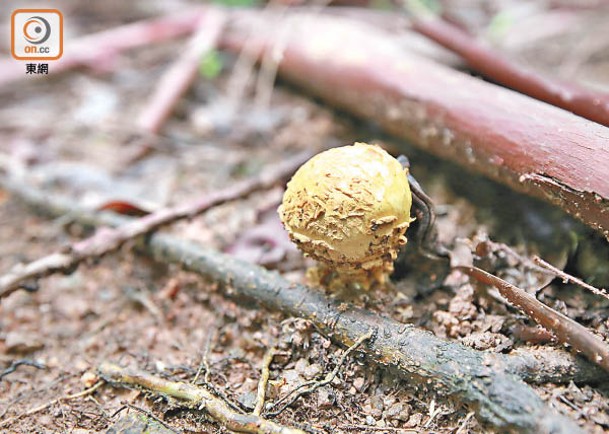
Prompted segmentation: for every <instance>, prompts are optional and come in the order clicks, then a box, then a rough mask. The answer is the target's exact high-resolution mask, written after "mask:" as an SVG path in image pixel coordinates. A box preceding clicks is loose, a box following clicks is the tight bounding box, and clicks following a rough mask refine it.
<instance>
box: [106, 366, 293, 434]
mask: <svg viewBox="0 0 609 434" xmlns="http://www.w3.org/2000/svg"><path fill="white" fill-rule="evenodd" d="M99 374H100V376H101V377H102V378H103V379H105V380H106V381H108V382H109V383H114V384H117V385H119V386H122V387H141V388H144V389H146V390H147V391H152V392H156V393H157V394H161V395H164V396H171V397H173V398H176V399H179V400H182V401H187V402H189V403H190V404H191V405H193V406H194V407H196V408H197V409H199V410H203V411H205V412H206V413H208V414H209V415H210V416H211V417H212V418H213V419H214V420H215V421H217V422H219V423H220V424H222V426H224V427H226V428H228V429H229V430H232V431H237V432H245V433H254V434H305V432H304V431H302V430H300V429H296V428H288V427H284V426H281V425H279V424H277V423H275V422H272V421H270V420H267V419H264V418H262V417H260V416H256V415H253V414H241V413H237V412H235V411H233V410H232V409H231V408H230V407H229V406H228V405H227V404H226V403H225V402H224V401H222V400H220V399H219V398H216V397H215V396H214V395H212V394H211V393H210V392H208V391H207V390H205V389H204V388H202V387H197V386H194V385H192V384H188V383H183V382H179V381H169V380H165V379H164V378H160V377H155V376H153V375H150V374H148V373H146V372H143V371H139V370H133V369H126V368H121V367H120V366H117V365H114V364H111V363H104V364H102V365H101V366H100V367H99Z"/></svg>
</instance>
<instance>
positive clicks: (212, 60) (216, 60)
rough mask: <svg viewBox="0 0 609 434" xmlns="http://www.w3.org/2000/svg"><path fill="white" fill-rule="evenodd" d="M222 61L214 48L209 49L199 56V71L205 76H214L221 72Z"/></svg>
mask: <svg viewBox="0 0 609 434" xmlns="http://www.w3.org/2000/svg"><path fill="white" fill-rule="evenodd" d="M223 66H224V62H223V61H222V57H220V53H218V51H216V50H212V51H209V52H208V53H206V54H205V55H203V57H202V58H201V62H200V63H199V73H200V74H201V75H202V76H203V77H205V78H209V79H211V78H216V77H217V76H218V75H220V72H222V67H223Z"/></svg>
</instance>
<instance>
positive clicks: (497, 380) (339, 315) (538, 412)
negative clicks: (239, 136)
mask: <svg viewBox="0 0 609 434" xmlns="http://www.w3.org/2000/svg"><path fill="white" fill-rule="evenodd" d="M11 191H13V193H15V194H17V195H18V196H19V197H20V198H22V199H23V200H25V201H26V202H28V203H30V204H32V205H34V206H36V207H38V208H40V209H43V210H45V211H46V212H47V213H51V214H54V215H63V214H66V213H69V214H70V215H71V216H73V218H74V219H75V220H76V221H78V222H81V223H83V224H90V225H111V226H117V225H123V224H125V223H126V222H129V221H131V220H132V219H130V218H128V217H124V216H118V215H114V214H110V213H99V212H94V211H90V210H83V209H81V208H79V207H78V206H76V205H75V204H73V203H70V202H69V201H64V200H61V199H59V198H56V197H53V196H50V195H48V194H45V193H43V192H40V191H36V190H33V189H29V188H26V187H24V186H13V188H12V189H11ZM141 249H142V251H143V252H145V253H146V254H149V255H152V256H153V257H155V258H156V259H157V260H160V261H163V262H170V263H176V264H180V265H181V266H183V267H184V268H185V269H187V270H190V271H193V272H195V273H198V274H200V275H202V276H206V277H208V278H210V279H213V280H214V281H217V282H220V283H222V284H223V287H224V291H225V293H226V294H227V296H230V297H233V298H236V299H243V298H246V299H250V300H255V301H256V302H258V303H259V304H260V305H262V306H264V307H266V308H268V309H272V310H279V311H281V312H283V313H285V314H287V315H294V316H298V317H301V318H306V319H308V320H310V321H312V322H313V323H314V324H315V325H316V326H317V327H318V328H319V329H320V330H321V331H323V332H324V333H326V334H328V336H330V337H331V338H332V339H333V340H334V341H335V342H338V343H340V344H342V345H346V346H350V345H352V344H353V343H354V342H355V341H356V340H357V339H358V338H360V337H361V336H364V335H365V334H366V333H368V332H370V331H373V332H374V336H373V338H372V339H371V340H370V341H369V342H368V344H367V346H366V347H362V349H361V350H362V351H364V352H365V353H366V354H367V355H368V356H369V357H370V359H371V360H373V361H375V362H376V363H378V364H380V365H383V366H387V367H389V368H391V369H393V370H395V372H396V374H397V375H399V376H400V377H402V378H405V379H408V380H410V381H413V382H416V383H418V384H421V385H423V386H430V387H433V388H434V389H435V390H437V392H438V393H440V394H444V395H447V396H449V397H452V398H453V399H455V400H457V401H459V402H463V403H465V404H468V405H471V406H472V407H473V408H474V409H475V411H476V412H477V414H478V417H479V419H480V420H481V421H484V422H486V423H487V424H489V425H490V426H493V427H494V428H496V429H498V430H501V431H505V430H511V431H518V432H531V433H542V432H554V433H559V432H565V433H567V432H568V433H573V432H578V428H577V426H576V425H575V424H574V423H573V422H572V421H570V420H569V419H567V418H565V417H563V416H560V415H557V414H556V413H554V412H553V411H551V410H550V409H548V408H547V407H546V406H545V404H544V403H543V401H542V400H541V399H540V398H539V397H538V396H537V395H536V394H535V392H534V391H533V390H532V389H531V388H530V387H528V386H527V385H526V384H525V383H523V382H522V379H524V380H525V381H530V382H547V381H559V382H564V381H571V380H575V381H603V380H604V379H605V378H606V375H605V373H604V371H602V370H600V369H599V368H598V367H596V366H593V365H591V364H589V363H587V362H585V361H583V360H582V359H581V358H577V357H573V356H570V355H568V354H566V353H564V352H554V353H553V352H552V351H551V350H548V351H543V352H541V351H539V352H537V353H525V354H522V353H520V354H519V355H517V356H506V355H501V354H495V353H483V352H479V351H476V350H474V349H471V348H468V347H465V346H463V345H461V344H459V343H453V342H447V341H444V340H442V339H440V338H438V337H436V336H435V335H433V334H432V333H430V332H427V331H424V330H421V329H418V328H416V327H414V326H412V325H408V324H401V323H398V322H396V321H394V320H392V319H389V318H384V317H380V316H379V315H378V314H374V313H372V312H369V311H367V310H365V309H361V308H357V307H354V306H347V308H346V309H345V303H341V301H340V300H333V299H331V298H329V297H327V296H326V295H324V294H323V293H322V292H321V291H317V290H313V289H311V288H309V287H307V286H304V285H298V284H294V283H291V282H289V281H287V280H285V279H284V278H283V277H281V276H280V275H279V274H277V273H275V272H271V271H267V270H265V269H263V268H261V267H259V266H257V265H253V264H249V263H246V262H243V261H241V260H238V259H235V258H233V257H231V256H228V255H225V254H221V253H219V252H217V251H214V250H212V249H207V248H204V247H202V246H200V245H198V244H196V243H192V242H187V241H183V240H179V239H176V238H175V237H172V236H169V235H165V234H162V233H156V234H153V235H151V236H150V237H148V238H147V239H146V240H145V243H144V244H143V245H141ZM519 377H520V378H519Z"/></svg>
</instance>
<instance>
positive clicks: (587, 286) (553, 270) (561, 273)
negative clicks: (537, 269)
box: [533, 256, 609, 300]
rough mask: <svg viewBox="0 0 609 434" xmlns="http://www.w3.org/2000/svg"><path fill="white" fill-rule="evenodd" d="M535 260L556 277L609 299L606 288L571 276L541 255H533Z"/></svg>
mask: <svg viewBox="0 0 609 434" xmlns="http://www.w3.org/2000/svg"><path fill="white" fill-rule="evenodd" d="M533 261H534V262H535V264H537V265H539V266H541V267H543V268H545V269H547V270H549V271H550V272H551V273H552V274H554V275H555V276H556V277H560V278H561V279H562V280H563V281H564V282H571V283H575V284H576V285H579V286H581V287H582V288H584V289H587V290H588V291H590V292H592V293H593V294H596V295H600V296H601V297H605V298H606V299H607V300H609V294H608V293H607V290H606V289H604V288H600V289H599V288H597V287H595V286H592V285H590V284H588V283H586V282H584V281H583V280H581V279H578V278H577V277H574V276H571V275H570V274H567V273H565V272H564V271H562V270H560V269H558V268H556V267H555V266H554V265H552V264H550V263H549V262H546V261H544V260H543V259H541V258H540V257H539V256H533Z"/></svg>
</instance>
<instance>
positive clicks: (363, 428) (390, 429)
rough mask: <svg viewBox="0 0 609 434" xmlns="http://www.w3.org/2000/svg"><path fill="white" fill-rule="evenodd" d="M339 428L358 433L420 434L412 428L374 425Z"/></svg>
mask: <svg viewBox="0 0 609 434" xmlns="http://www.w3.org/2000/svg"><path fill="white" fill-rule="evenodd" d="M338 428H340V429H344V430H346V431H358V432H366V431H383V432H395V433H400V434H409V433H418V432H420V431H419V430H416V429H410V428H397V427H393V426H372V425H359V424H357V425H351V424H350V425H339V426H338Z"/></svg>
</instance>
